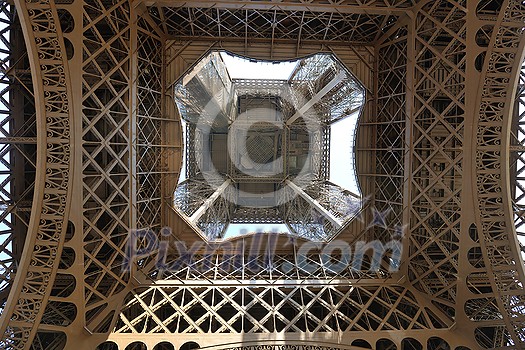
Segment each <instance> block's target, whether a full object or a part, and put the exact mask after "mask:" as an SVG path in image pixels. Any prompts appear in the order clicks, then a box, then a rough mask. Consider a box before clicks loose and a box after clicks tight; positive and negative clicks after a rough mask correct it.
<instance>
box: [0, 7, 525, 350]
mask: <svg viewBox="0 0 525 350" xmlns="http://www.w3.org/2000/svg"><path fill="white" fill-rule="evenodd" d="M524 27H525V7H524V5H523V2H522V1H517V0H482V1H466V0H460V1H452V0H438V1H415V0H409V1H407V0H400V1H397V0H396V1H379V0H378V1H367V2H361V1H353V0H328V1H320V0H293V1H292V0H284V1H279V2H276V1H270V0H268V1H266V0H261V1H255V0H246V1H231V0H221V1H207V0H201V1H191V2H188V1H178V0H170V1H163V0H148V1H142V0H139V1H129V0H116V1H102V0H93V1H92V0H90V1H81V0H61V1H54V0H31V1H29V0H28V1H21V0H16V1H15V2H14V4H13V3H11V2H7V1H1V2H0V42H1V43H2V44H1V45H0V85H1V91H0V115H1V119H2V122H1V123H0V133H1V135H0V150H1V152H2V153H1V154H2V157H1V159H0V163H1V166H0V174H1V176H2V177H1V181H2V189H1V193H0V208H1V215H0V222H1V226H0V251H1V253H0V268H1V270H0V303H1V304H0V305H1V307H2V314H1V317H0V330H1V332H0V334H2V340H1V341H0V347H1V348H4V349H73V348H75V349H79V350H80V349H101V350H102V349H129V350H132V349H159V350H160V349H175V348H176V349H179V348H183V349H190V348H192V347H193V346H194V345H195V344H193V343H190V342H196V343H198V345H199V346H200V347H213V348H216V349H243V350H251V349H252V348H257V349H260V348H262V347H264V348H268V349H275V348H279V349H284V350H290V349H305V350H306V349H311V348H313V347H315V348H316V349H343V348H344V349H361V348H373V349H432V350H434V349H435V350H437V349H454V350H465V349H486V348H497V349H524V348H525V316H524V315H525V294H524V290H523V288H524V287H523V283H524V282H525V271H524V265H523V258H522V256H521V247H520V244H519V241H518V239H517V237H518V236H517V234H520V235H523V228H522V223H523V217H524V214H523V209H522V206H523V203H522V197H523V187H522V186H523V185H522V183H521V181H522V173H523V161H522V160H521V159H522V158H523V152H524V149H523V147H524V138H523V125H522V124H523V120H522V119H523V118H522V115H523V108H520V106H523V105H524V104H525V102H524V100H525V97H524V94H523V90H524V88H523V86H524V83H523V73H522V64H523V56H524V54H523V53H524V46H525V40H523V37H522V36H523V31H524ZM212 49H225V50H229V51H231V52H235V53H238V54H242V55H245V56H248V57H252V58H256V59H267V60H280V59H293V58H297V57H305V56H308V55H311V54H314V53H317V52H326V53H332V54H334V55H336V56H337V57H338V59H339V60H340V61H341V62H342V63H344V65H345V66H346V67H347V68H348V69H349V70H350V71H351V72H352V73H353V74H354V75H355V76H356V77H357V78H358V79H359V80H360V82H361V83H362V84H363V86H364V87H365V89H366V101H365V105H364V108H363V113H362V116H361V119H360V126H359V131H358V135H357V141H356V148H357V150H356V154H355V162H356V166H357V169H358V171H359V175H360V182H361V187H362V191H363V194H364V195H365V196H368V197H367V198H368V201H367V204H366V205H365V207H364V210H363V211H362V213H361V216H360V220H355V221H354V222H352V223H351V224H350V225H349V226H347V228H346V229H345V230H344V231H343V232H342V233H341V234H339V236H338V239H341V240H343V241H345V242H347V243H348V244H349V245H350V246H351V247H352V248H355V246H356V245H357V244H358V243H359V242H361V241H373V240H375V241H378V242H381V243H382V244H383V243H385V244H386V243H387V242H388V241H389V240H391V238H392V237H395V236H396V235H397V236H400V232H401V233H403V234H402V235H401V236H402V239H401V242H402V245H403V253H402V256H401V259H400V261H399V266H398V267H399V268H398V269H397V270H396V271H391V270H390V269H389V268H388V265H389V263H390V265H391V262H392V260H391V259H392V256H391V255H388V254H387V255H386V256H385V257H384V259H383V260H381V261H380V264H379V266H377V268H376V269H370V264H371V260H370V259H366V258H365V259H364V260H363V261H364V263H363V264H362V266H358V267H356V268H350V267H348V268H343V269H336V268H334V266H335V265H336V264H337V263H340V262H342V261H337V259H336V261H334V260H333V259H332V260H331V261H329V262H327V261H326V260H325V259H324V258H323V255H322V254H320V253H319V252H318V251H317V250H315V249H312V250H311V251H310V252H309V254H308V255H307V259H306V260H305V259H304V257H303V259H301V255H300V254H299V250H300V244H299V243H303V242H296V241H288V242H283V241H282V237H278V238H275V237H272V236H268V237H267V238H266V240H265V241H264V242H262V243H261V244H262V247H264V248H272V247H273V248H272V249H275V251H274V253H275V254H274V259H273V261H272V263H271V264H268V260H265V259H266V257H265V256H266V255H265V251H264V250H263V251H261V252H256V253H255V254H254V253H253V251H252V252H250V249H249V248H248V247H250V246H252V245H253V242H254V238H251V237H245V238H240V239H238V240H237V241H236V243H235V245H234V244H232V245H231V246H229V247H226V248H228V249H230V248H231V249H233V250H234V251H235V252H236V254H227V253H224V251H225V248H224V247H222V248H221V249H222V250H220V249H215V248H216V247H211V248H210V246H206V245H200V246H199V245H198V244H197V245H196V247H197V248H198V249H196V250H195V251H192V253H191V257H192V259H189V260H188V259H182V260H180V258H181V255H184V253H185V252H184V251H181V250H177V249H173V248H172V249H170V250H169V251H163V252H162V253H163V254H165V258H170V260H167V259H166V261H179V262H180V263H179V264H178V265H177V266H175V268H172V269H164V270H163V269H159V265H158V264H157V263H156V257H157V256H156V254H157V253H154V254H152V255H150V256H145V257H142V258H141V259H137V260H134V261H132V263H131V264H130V262H129V261H128V260H127V259H126V251H127V250H126V249H127V247H129V242H128V241H129V239H130V235H129V232H130V230H133V229H137V228H148V229H150V230H151V232H154V233H155V234H156V235H157V236H156V237H157V239H158V240H159V241H160V243H163V242H165V243H170V246H171V247H173V246H176V244H177V243H180V242H186V244H187V245H188V246H189V245H191V244H192V243H193V242H197V243H199V242H201V240H200V238H199V237H198V235H197V234H196V228H195V227H194V226H193V225H192V223H191V222H188V221H187V220H186V219H184V218H183V216H181V215H179V214H178V213H177V212H176V211H175V210H174V208H173V194H174V191H175V188H176V185H177V179H178V176H179V173H180V170H181V165H182V155H183V152H184V149H185V147H189V146H190V145H185V144H184V143H183V137H182V135H183V126H182V123H181V120H180V117H179V114H178V110H177V108H176V106H175V103H174V101H173V99H172V91H173V88H174V86H175V84H176V82H177V81H178V80H179V78H180V77H181V76H182V75H183V74H184V73H185V72H187V71H188V69H189V68H190V67H191V66H192V65H193V64H194V63H195V62H197V61H198V60H199V59H200V58H201V57H203V56H204V55H205V54H206V53H208V52H209V51H210V50H212ZM190 132H195V130H193V131H192V130H189V131H188V133H190ZM322 142H327V141H326V140H323V141H322ZM191 147H194V146H191ZM192 161H195V159H193V160H192V159H188V160H187V165H188V169H189V168H190V166H191V163H192ZM190 171H191V170H190ZM186 185H187V186H188V187H191V188H192V189H190V190H189V191H190V192H191V193H194V194H195V195H196V196H197V195H198V194H199V193H200V192H206V191H208V192H209V191H210V190H209V189H208V188H207V187H206V186H205V185H203V184H199V183H187V184H186ZM193 188H194V190H193ZM321 191H325V192H327V193H329V191H330V189H329V188H325V189H321ZM188 203H189V204H188ZM192 203H193V202H191V201H189V202H187V207H188V210H193V209H192V208H191V205H193V204H192ZM190 204H191V205H190ZM185 205H186V204H185ZM297 208H300V204H298V205H297ZM378 213H380V214H381V219H382V220H381V222H379V224H377V223H378V222H377V220H375V219H377V215H378ZM212 214H213V215H215V216H214V217H213V218H211V217H210V218H208V219H207V220H208V221H210V222H212V221H213V220H217V219H220V220H227V219H228V218H225V217H221V216H220V215H221V212H214V213H212ZM310 214H311V213H310ZM310 214H309V213H306V212H304V211H301V210H298V211H297V212H294V213H288V215H289V217H291V218H295V219H296V220H297V225H298V226H300V223H301V220H303V219H304V220H307V219H305V218H304V217H305V216H308V215H310ZM242 215H245V216H246V217H248V218H249V217H254V216H255V217H256V216H258V215H260V213H258V212H257V211H255V212H253V213H248V212H246V213H244V214H242ZM265 215H267V217H268V218H271V216H272V214H271V213H266V214H265ZM370 222H375V223H376V224H375V225H369V223H370ZM164 226H166V227H170V228H171V232H167V233H166V232H165V231H162V230H161V228H162V227H164ZM160 243H159V247H161V245H160ZM144 244H146V242H144ZM139 247H142V246H139ZM210 249H211V250H210ZM214 249H215V250H214ZM158 251H159V252H158V254H160V253H161V249H160V248H159V249H158ZM210 251H211V252H212V253H213V254H210ZM186 253H187V252H186ZM126 265H130V266H131V269H129V270H127V269H123V266H126ZM306 266H307V267H308V268H306ZM203 267H204V268H203Z"/></svg>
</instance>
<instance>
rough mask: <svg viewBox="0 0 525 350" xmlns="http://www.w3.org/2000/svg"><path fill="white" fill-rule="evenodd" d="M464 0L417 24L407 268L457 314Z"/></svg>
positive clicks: (429, 9) (428, 12) (429, 10)
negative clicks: (408, 263)
mask: <svg viewBox="0 0 525 350" xmlns="http://www.w3.org/2000/svg"><path fill="white" fill-rule="evenodd" d="M464 6H465V3H464V2H463V3H457V4H455V6H450V3H449V2H448V1H437V2H434V3H432V5H430V4H429V5H427V6H425V7H424V8H423V9H422V10H421V11H420V12H419V13H418V19H417V21H416V23H415V26H416V27H415V31H416V32H415V40H416V42H415V48H414V49H415V52H416V53H417V55H416V57H415V60H416V62H415V69H414V72H413V74H414V90H415V91H414V105H413V117H412V118H413V119H412V125H411V133H412V137H413V141H412V145H411V149H410V150H411V152H410V158H411V175H410V176H411V192H410V198H411V208H412V210H411V213H410V243H411V244H410V251H409V259H410V265H409V274H410V279H411V281H412V283H413V284H414V285H415V286H416V287H417V288H418V289H421V290H422V291H424V292H426V293H427V294H429V295H432V297H433V298H434V300H435V302H436V303H439V304H438V305H440V307H441V308H442V309H443V311H444V312H446V313H447V314H448V315H449V316H454V313H455V307H454V302H455V299H456V294H457V290H456V287H455V285H456V283H457V274H458V257H457V255H458V253H459V251H458V249H459V236H460V218H461V213H460V211H461V199H460V196H461V183H462V182H461V178H462V158H463V154H462V147H463V126H464V122H463V121H464V113H465V112H464V110H465V91H464V90H465V69H466V68H465V66H466V55H465V53H466V52H465V51H466V8H465V7H464ZM436 262H439V264H436Z"/></svg>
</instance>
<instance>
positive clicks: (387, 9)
mask: <svg viewBox="0 0 525 350" xmlns="http://www.w3.org/2000/svg"><path fill="white" fill-rule="evenodd" d="M139 3H144V4H145V5H146V6H163V7H173V8H178V7H188V8H212V7H214V8H220V9H243V10H281V11H305V10H306V11H311V12H323V13H342V14H367V15H396V16H400V15H404V14H406V13H407V12H409V11H411V8H412V6H411V3H410V2H409V1H399V2H398V3H399V4H398V5H397V6H396V5H389V4H386V3H384V2H382V1H378V2H376V4H375V5H363V4H360V3H358V2H356V1H344V2H342V3H340V4H337V5H333V4H327V3H325V2H324V1H320V0H315V1H304V2H302V3H298V2H296V1H281V2H275V1H270V0H263V1H254V0H252V1H235V0H222V1H213V0H200V1H183V0H174V1H172V0H143V1H140V2H139Z"/></svg>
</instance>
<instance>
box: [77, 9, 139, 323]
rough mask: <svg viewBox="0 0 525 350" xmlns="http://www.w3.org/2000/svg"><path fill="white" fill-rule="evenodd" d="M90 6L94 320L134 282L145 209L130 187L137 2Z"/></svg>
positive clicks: (87, 122) (88, 132) (86, 225)
mask: <svg viewBox="0 0 525 350" xmlns="http://www.w3.org/2000/svg"><path fill="white" fill-rule="evenodd" d="M83 7H84V10H83V22H84V28H83V50H82V57H83V60H82V72H83V76H82V87H83V98H82V113H83V115H82V129H83V132H82V135H83V152H82V164H83V171H82V173H83V188H84V190H83V198H82V201H83V208H84V209H83V210H84V211H83V224H82V226H83V241H84V246H83V248H84V283H85V303H86V314H85V317H86V322H87V324H88V325H89V324H90V321H91V318H92V317H94V315H97V314H98V313H99V312H100V311H101V310H102V309H104V308H105V307H106V306H107V299H108V298H111V297H112V296H113V295H115V294H117V293H118V292H120V291H121V290H122V289H124V288H125V286H126V285H127V280H128V274H127V272H126V271H125V269H123V264H124V259H125V249H126V242H127V236H128V233H129V230H130V229H131V228H133V226H134V225H135V223H136V220H137V219H136V215H137V214H136V212H137V211H136V209H134V210H133V211H132V210H131V205H132V200H131V195H132V193H131V191H130V187H131V186H132V182H131V180H130V177H131V175H132V172H133V173H135V172H136V169H132V168H131V166H132V164H131V162H130V159H131V150H130V147H131V142H132V137H131V135H130V132H131V127H132V120H131V118H130V117H131V112H132V111H131V107H130V101H131V99H132V93H133V92H132V80H131V66H132V60H131V55H132V51H131V47H130V41H129V38H130V36H131V30H130V26H131V17H130V5H129V3H128V1H126V0H123V1H119V2H118V3H116V4H113V3H107V2H98V1H97V2H85V3H84V6H83ZM142 50H144V49H142ZM141 102H143V101H141ZM144 132H147V131H144ZM133 166H136V164H133ZM133 195H136V194H135V192H134V193H133ZM135 200H136V199H135V198H133V202H135Z"/></svg>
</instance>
